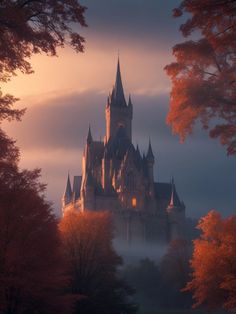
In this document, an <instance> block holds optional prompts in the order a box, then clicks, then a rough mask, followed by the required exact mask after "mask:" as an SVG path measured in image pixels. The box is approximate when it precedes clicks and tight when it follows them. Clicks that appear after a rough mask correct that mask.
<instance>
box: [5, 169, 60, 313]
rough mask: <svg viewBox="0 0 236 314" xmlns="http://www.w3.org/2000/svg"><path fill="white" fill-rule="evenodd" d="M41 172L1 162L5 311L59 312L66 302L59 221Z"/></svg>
mask: <svg viewBox="0 0 236 314" xmlns="http://www.w3.org/2000/svg"><path fill="white" fill-rule="evenodd" d="M38 174H39V173H38V171H37V170H35V171H26V170H25V171H22V172H20V171H18V169H17V167H16V166H15V165H14V164H10V163H1V164H0V312H1V313H6V314H9V313H11V314H18V313H39V312H40V311H42V312H43V313H59V312H60V311H59V308H58V306H59V304H60V308H61V306H62V304H63V302H64V301H63V302H61V301H62V299H61V298H60V294H61V293H62V291H60V289H62V288H63V287H64V279H63V276H62V270H63V268H62V266H63V264H62V259H61V254H60V251H59V250H60V246H59V243H60V242H59V235H58V230H57V221H56V219H55V217H54V215H53V213H52V209H51V207H50V205H49V204H48V203H47V202H46V201H45V200H44V198H43V196H42V194H41V193H42V192H43V189H44V187H43V186H42V185H41V184H40V183H39V182H38Z"/></svg>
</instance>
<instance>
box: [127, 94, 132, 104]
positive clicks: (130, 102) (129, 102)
mask: <svg viewBox="0 0 236 314" xmlns="http://www.w3.org/2000/svg"><path fill="white" fill-rule="evenodd" d="M128 107H132V101H131V95H130V94H129V101H128Z"/></svg>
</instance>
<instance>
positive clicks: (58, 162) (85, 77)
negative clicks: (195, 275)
mask: <svg viewBox="0 0 236 314" xmlns="http://www.w3.org/2000/svg"><path fill="white" fill-rule="evenodd" d="M179 2H180V1H177V0H168V1H160V0H128V1H127V0H112V1H111V0H100V1H96V0H83V1H81V3H82V4H84V5H85V6H87V8H88V10H87V12H86V20H87V24H88V28H83V29H81V30H80V33H81V34H82V35H83V36H84V37H85V39H86V44H85V52H84V53H83V54H81V53H80V54H76V53H75V52H73V51H72V50H71V49H69V48H65V49H63V50H59V51H58V57H54V58H52V57H47V56H45V55H37V56H34V57H33V58H32V60H31V61H32V65H33V68H34V70H35V73H34V74H32V75H22V74H20V73H19V75H18V76H17V77H14V78H13V79H12V81H11V82H9V83H7V84H5V85H3V86H2V89H3V92H9V93H12V94H13V95H15V96H17V97H19V98H20V99H21V100H20V101H19V102H18V103H17V106H18V107H25V106H26V107H27V108H28V109H27V113H26V114H25V116H24V118H23V120H22V122H20V123H19V122H11V123H5V125H4V127H5V130H6V131H7V133H8V134H10V135H11V136H12V137H13V138H15V139H17V144H18V146H19V147H20V148H21V167H23V168H24V167H27V168H31V169H32V168H35V167H39V168H42V181H43V182H45V183H47V184H48V187H47V197H48V199H49V200H51V201H52V202H53V203H54V204H53V207H54V209H55V211H56V212H57V213H60V204H61V203H60V202H61V196H62V193H63V191H64V188H65V183H66V177H67V173H68V171H69V172H70V174H71V176H73V175H78V174H80V172H81V154H82V149H83V146H84V144H85V139H86V135H87V130H88V125H89V124H91V129H92V134H93V137H94V138H99V137H100V136H102V137H103V135H104V132H105V118H104V107H105V103H106V98H107V95H108V93H109V91H111V88H112V85H113V84H114V80H115V72H116V64H117V55H118V50H119V54H120V63H121V71H122V79H123V85H124V89H125V92H126V96H128V94H129V93H130V94H131V96H132V99H133V105H134V119H133V142H134V144H136V143H138V144H139V146H140V149H141V150H142V151H143V150H145V151H146V149H147V145H148V138H149V136H150V137H151V141H152V145H153V150H154V153H155V156H156V164H155V176H156V180H157V181H161V182H165V181H167V182H168V181H170V177H171V176H172V175H173V176H174V178H175V182H176V186H177V191H178V193H179V196H180V198H181V199H183V200H184V202H185V204H186V207H187V211H186V212H187V216H194V217H199V216H201V215H203V214H205V213H206V212H207V211H209V210H210V209H212V208H215V209H217V210H219V211H221V212H222V213H223V214H225V215H228V214H230V213H233V212H235V186H236V170H235V169H236V158H235V157H227V156H226V153H225V149H224V148H223V147H222V146H220V144H219V143H218V142H217V141H215V140H210V139H208V136H207V133H206V132H205V131H200V130H199V129H198V130H196V132H195V134H194V135H193V136H191V137H189V138H188V140H187V141H186V143H184V144H180V143H179V139H178V137H176V136H173V135H172V133H171V129H170V128H169V127H168V126H166V124H165V118H166V114H167V111H168V102H169V100H168V99H169V92H170V81H169V79H168V77H167V76H166V74H165V72H164V71H163V68H164V66H165V65H166V64H168V63H169V62H171V60H173V57H172V51H171V48H172V47H173V46H174V45H175V44H176V43H178V42H181V41H183V38H182V37H181V34H180V33H179V31H178V28H179V24H180V22H181V20H179V19H174V18H172V13H171V11H172V9H173V8H174V7H175V6H176V5H178V3H179Z"/></svg>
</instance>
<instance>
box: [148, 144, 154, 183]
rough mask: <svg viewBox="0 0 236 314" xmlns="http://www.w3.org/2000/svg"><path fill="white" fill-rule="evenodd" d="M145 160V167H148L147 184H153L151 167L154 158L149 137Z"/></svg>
mask: <svg viewBox="0 0 236 314" xmlns="http://www.w3.org/2000/svg"><path fill="white" fill-rule="evenodd" d="M146 162H147V169H148V179H149V184H150V185H153V183H154V173H153V172H154V170H153V167H154V162H155V158H154V154H153V151H152V145H151V140H150V139H149V144H148V151H147V155H146Z"/></svg>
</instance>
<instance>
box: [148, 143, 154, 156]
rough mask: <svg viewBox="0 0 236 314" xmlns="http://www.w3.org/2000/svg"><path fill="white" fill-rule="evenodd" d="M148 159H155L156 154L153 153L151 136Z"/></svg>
mask: <svg viewBox="0 0 236 314" xmlns="http://www.w3.org/2000/svg"><path fill="white" fill-rule="evenodd" d="M147 159H148V160H154V154H153V151H152V145H151V140H150V138H149V144H148V152H147Z"/></svg>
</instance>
